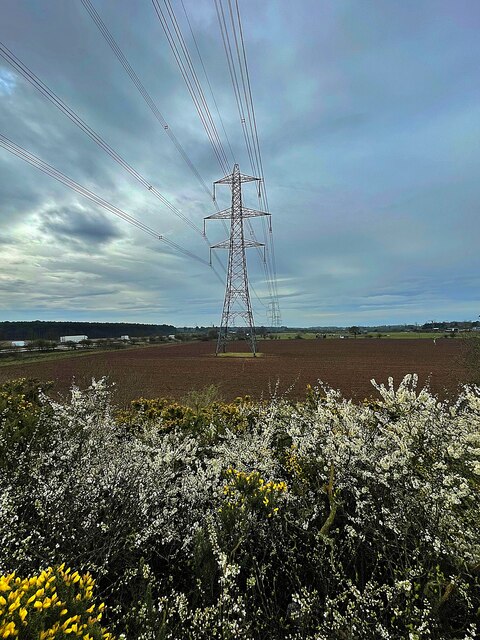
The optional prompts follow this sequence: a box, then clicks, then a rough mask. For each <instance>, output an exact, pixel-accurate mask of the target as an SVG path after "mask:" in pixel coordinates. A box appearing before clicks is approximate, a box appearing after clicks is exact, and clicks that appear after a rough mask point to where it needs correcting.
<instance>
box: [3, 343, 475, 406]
mask: <svg viewBox="0 0 480 640" xmlns="http://www.w3.org/2000/svg"><path fill="white" fill-rule="evenodd" d="M247 349H248V344H247V343H246V342H236V343H232V344H231V345H229V351H232V352H235V351H236V352H245V351H247ZM214 350H215V343H213V342H198V343H191V344H173V345H156V346H151V347H144V348H137V349H125V350H123V351H109V352H104V353H97V354H96V353H91V354H89V355H84V356H81V357H72V358H67V359H62V360H52V361H45V362H37V363H33V362H32V363H30V364H23V363H20V364H18V365H17V364H16V365H12V366H6V367H1V368H0V383H1V382H4V381H5V380H9V379H12V378H19V377H29V378H39V379H40V380H53V381H54V382H55V387H54V391H58V392H60V393H61V394H65V393H66V392H67V391H68V389H69V387H70V386H71V384H72V381H75V383H76V384H78V385H79V386H80V387H83V386H85V385H87V384H89V382H90V381H91V379H92V377H95V378H100V377H101V376H104V375H106V376H108V377H109V379H110V380H111V381H112V382H115V384H116V391H115V396H114V397H115V400H116V402H117V403H118V404H126V403H128V402H129V401H130V400H132V399H134V398H138V397H146V398H151V397H159V396H166V397H172V398H175V399H178V400H180V399H181V398H182V397H183V396H185V395H186V394H187V393H189V392H190V391H192V390H200V389H202V388H203V387H205V386H207V385H211V384H214V385H217V386H218V387H219V390H220V393H221V395H222V396H223V398H224V399H225V400H231V399H233V398H235V397H236V396H239V395H247V394H248V395H250V396H252V397H253V398H256V399H260V398H262V397H263V398H268V397H270V395H271V393H273V392H274V390H275V388H277V393H279V394H286V395H287V397H289V398H298V399H301V398H303V397H304V396H305V388H306V385H307V384H311V385H315V384H317V382H318V380H322V381H323V382H324V383H326V384H328V385H329V386H331V387H334V388H336V389H340V390H341V391H342V393H343V394H344V395H345V396H346V397H352V398H354V399H356V400H362V399H363V398H365V397H369V396H375V395H376V392H375V390H374V388H373V387H372V385H371V384H370V379H371V378H375V379H376V380H377V382H385V383H386V382H387V378H388V376H393V378H394V381H395V386H397V385H398V383H399V382H400V380H401V379H402V377H403V376H404V375H405V374H407V373H417V374H418V376H419V382H420V384H421V385H423V384H424V383H425V382H427V380H428V381H429V382H430V387H431V389H432V391H433V392H435V393H438V394H439V395H440V396H442V397H444V396H445V395H449V394H450V393H454V392H455V391H456V389H457V388H458V384H459V383H461V382H463V381H464V380H465V377H466V375H465V370H464V366H463V362H462V345H461V343H460V341H456V340H447V339H438V340H437V341H436V344H434V342H433V340H423V339H418V340H399V339H397V340H395V339H393V338H390V339H388V338H387V339H384V338H382V339H380V340H378V339H371V340H368V339H358V340H356V339H353V338H350V339H348V340H341V339H332V340H276V341H270V340H265V341H259V343H258V350H259V352H261V353H262V354H263V355H262V357H258V358H251V357H250V358H243V357H221V358H220V357H219V358H216V357H215V355H214Z"/></svg>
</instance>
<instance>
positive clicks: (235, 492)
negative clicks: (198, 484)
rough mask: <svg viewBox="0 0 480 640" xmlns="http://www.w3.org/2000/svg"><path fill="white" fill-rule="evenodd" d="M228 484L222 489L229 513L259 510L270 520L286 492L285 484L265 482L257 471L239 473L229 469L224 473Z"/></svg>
mask: <svg viewBox="0 0 480 640" xmlns="http://www.w3.org/2000/svg"><path fill="white" fill-rule="evenodd" d="M226 475H227V478H228V479H229V483H228V484H226V485H225V486H224V487H223V494H224V496H226V504H225V507H226V509H227V510H229V511H239V512H242V511H245V510H246V509H247V508H249V509H251V510H255V509H257V510H259V511H260V512H263V513H265V514H266V515H267V517H269V518H271V517H272V516H273V515H275V514H276V513H277V512H278V506H277V504H278V502H279V499H280V496H281V495H282V494H283V493H285V492H286V491H287V484H286V482H284V481H283V480H282V481H279V482H275V481H272V480H269V481H268V482H266V481H265V480H264V479H263V478H262V477H261V476H260V473H259V472H258V471H251V472H250V473H246V472H245V471H239V470H238V469H234V468H233V467H230V468H229V469H227V471H226Z"/></svg>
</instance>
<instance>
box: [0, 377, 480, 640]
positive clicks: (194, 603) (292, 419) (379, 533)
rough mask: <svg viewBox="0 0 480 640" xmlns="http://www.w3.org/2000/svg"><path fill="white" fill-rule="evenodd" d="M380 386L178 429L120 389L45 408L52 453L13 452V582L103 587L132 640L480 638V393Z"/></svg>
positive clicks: (2, 477)
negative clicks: (364, 396) (44, 570)
mask: <svg viewBox="0 0 480 640" xmlns="http://www.w3.org/2000/svg"><path fill="white" fill-rule="evenodd" d="M375 386H376V390H377V395H378V399H376V400H372V401H369V402H366V403H363V404H355V403H353V402H351V401H349V400H345V399H344V398H342V397H341V395H340V394H339V393H338V392H336V391H334V390H331V389H328V388H319V389H310V390H309V392H308V397H307V399H306V401H305V402H303V403H292V402H288V401H286V400H285V399H278V398H277V399H273V400H272V401H271V402H270V403H265V404H262V405H256V404H254V403H243V404H239V407H238V416H239V419H238V420H237V417H235V419H234V420H232V421H231V422H230V421H229V420H228V419H226V418H225V419H224V418H223V417H221V416H222V412H221V411H220V410H219V409H217V408H210V409H209V408H208V407H206V408H205V414H204V415H206V416H208V417H206V418H205V419H204V420H203V422H202V421H199V422H196V420H198V415H199V413H200V410H199V409H192V411H193V414H194V415H193V418H192V419H191V421H190V417H189V418H188V420H186V421H184V416H186V415H187V412H183V410H182V414H181V415H182V417H181V418H180V419H179V420H178V421H177V420H176V419H174V420H172V421H171V423H170V424H169V425H168V428H164V426H165V416H164V415H163V414H162V412H163V411H164V408H165V407H164V405H163V404H162V403H159V406H160V409H159V414H158V415H156V414H155V412H153V414H152V415H151V416H148V419H144V417H140V416H141V414H142V412H141V411H140V412H138V415H137V416H134V419H133V420H134V422H133V423H132V424H133V427H134V428H125V423H122V422H121V421H118V420H117V419H116V412H115V410H114V408H112V407H111V405H110V395H109V391H108V387H107V385H106V383H105V381H100V382H94V383H93V384H92V385H91V387H90V388H88V389H86V390H85V391H80V390H78V389H76V388H74V389H72V394H71V398H70V400H69V401H68V402H65V403H58V402H54V401H52V400H47V399H45V405H44V406H43V408H42V409H41V411H40V412H39V415H38V418H37V423H36V427H35V433H44V434H45V433H46V434H48V437H43V438H40V437H38V438H35V437H34V438H33V442H32V446H27V447H25V446H22V447H20V446H17V445H16V444H15V442H12V443H11V444H9V445H8V446H5V445H4V444H3V445H1V446H3V451H1V454H2V455H3V456H4V459H5V461H6V464H5V465H4V466H3V467H1V468H0V572H4V573H11V572H13V571H16V572H17V574H18V575H31V574H32V573H34V572H36V571H38V570H39V569H40V568H41V567H44V566H46V565H50V566H58V565H59V564H61V563H62V562H65V563H66V564H67V565H68V566H76V567H78V568H79V571H82V572H86V571H90V572H91V573H92V575H93V576H94V577H95V579H96V581H97V585H98V588H99V590H100V592H101V594H102V598H104V599H105V601H106V604H107V605H108V609H107V611H108V616H109V617H108V621H107V622H108V625H109V628H111V629H112V631H113V632H115V633H118V634H122V633H123V634H125V637H126V638H128V639H132V640H150V639H152V640H157V639H159V638H164V639H166V638H172V639H176V638H189V639H192V640H199V639H201V638H205V640H206V639H207V638H208V639H210V638H235V639H238V638H240V639H242V638H244V639H245V640H246V639H247V638H248V639H255V640H256V639H272V640H273V639H277V638H285V639H289V640H300V639H302V640H310V639H311V640H314V639H315V640H338V639H340V640H343V639H349V640H350V639H351V640H354V639H355V640H356V639H360V638H361V639H367V640H369V639H371V640H377V639H378V638H387V639H388V638H391V639H392V640H398V639H401V638H408V639H409V640H420V639H422V640H423V638H429V639H430V638H433V639H438V640H444V639H445V640H454V639H455V640H465V639H467V638H474V637H476V636H477V635H478V633H479V628H478V627H477V626H476V625H478V611H479V608H480V585H479V566H480V538H479V535H478V532H479V530H480V516H479V514H480V509H479V491H480V486H479V481H480V433H479V432H480V389H478V388H477V387H473V386H472V387H465V388H464V389H463V390H462V391H461V393H460V395H459V397H458V399H457V400H456V402H453V403H450V404H449V403H446V402H439V401H438V399H437V398H435V397H434V396H433V395H432V394H431V393H429V391H428V390H426V389H423V390H420V391H418V390H417V388H416V378H415V376H407V377H406V378H405V379H404V380H403V382H402V383H401V384H400V385H399V387H398V388H395V387H394V386H393V382H392V381H390V382H389V384H388V385H387V386H384V385H375ZM165 406H166V405H165ZM142 411H143V413H145V412H146V409H142ZM233 414H234V415H236V414H235V412H233ZM0 420H2V418H0ZM135 421H136V422H135ZM0 429H1V424H0ZM265 499H267V502H266V503H265ZM59 597H60V596H59Z"/></svg>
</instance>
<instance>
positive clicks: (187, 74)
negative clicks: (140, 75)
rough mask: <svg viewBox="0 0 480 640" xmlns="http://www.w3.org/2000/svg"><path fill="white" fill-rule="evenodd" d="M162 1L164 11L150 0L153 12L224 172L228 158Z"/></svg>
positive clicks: (167, 3)
mask: <svg viewBox="0 0 480 640" xmlns="http://www.w3.org/2000/svg"><path fill="white" fill-rule="evenodd" d="M163 3H164V5H165V9H166V12H165V11H164V10H163V9H162V7H161V6H160V2H159V0H152V4H153V7H154V9H155V13H156V14H157V17H158V20H159V21H160V24H161V25H162V28H163V31H164V33H165V36H166V38H167V41H168V44H169V45H170V49H171V50H172V53H173V56H174V58H175V61H176V63H177V65H178V68H179V69H180V73H181V74H182V77H183V79H184V82H185V84H186V86H187V89H188V92H189V93H190V96H191V98H192V100H193V103H194V105H195V108H196V110H197V113H198V115H199V118H200V121H201V122H202V124H203V127H204V129H205V132H206V134H207V137H208V139H209V141H210V144H211V146H212V149H213V151H214V154H215V156H216V158H217V161H218V163H219V165H220V167H221V168H222V170H223V171H224V172H225V173H226V172H227V171H228V166H229V162H228V158H227V155H226V153H225V149H224V148H223V145H222V142H221V139H220V136H219V134H218V130H217V127H216V125H215V122H214V120H213V116H212V113H211V111H210V108H209V106H208V103H207V100H206V98H205V94H204V92H203V89H202V87H201V84H200V81H199V79H198V75H197V72H196V70H195V67H194V65H193V62H192V59H191V56H190V53H189V51H188V48H187V46H186V43H185V39H184V37H183V35H182V32H181V29H180V27H179V24H178V21H177V18H176V16H175V12H174V10H173V8H172V6H171V3H170V0H163Z"/></svg>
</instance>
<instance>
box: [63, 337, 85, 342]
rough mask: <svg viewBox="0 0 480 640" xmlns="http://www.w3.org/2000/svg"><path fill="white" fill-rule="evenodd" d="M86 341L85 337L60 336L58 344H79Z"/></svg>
mask: <svg viewBox="0 0 480 640" xmlns="http://www.w3.org/2000/svg"><path fill="white" fill-rule="evenodd" d="M82 340H88V338H87V336H60V342H81V341H82Z"/></svg>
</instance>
